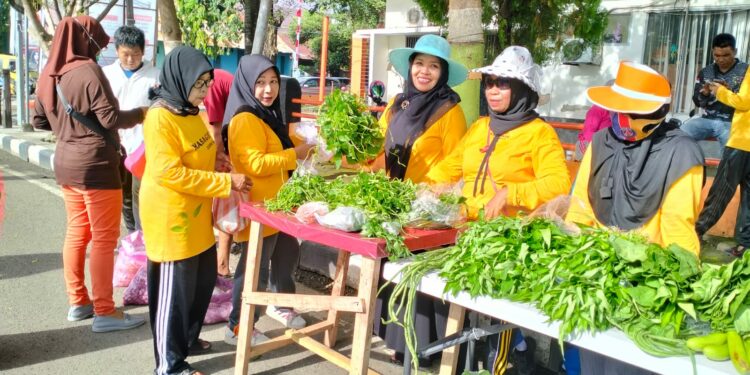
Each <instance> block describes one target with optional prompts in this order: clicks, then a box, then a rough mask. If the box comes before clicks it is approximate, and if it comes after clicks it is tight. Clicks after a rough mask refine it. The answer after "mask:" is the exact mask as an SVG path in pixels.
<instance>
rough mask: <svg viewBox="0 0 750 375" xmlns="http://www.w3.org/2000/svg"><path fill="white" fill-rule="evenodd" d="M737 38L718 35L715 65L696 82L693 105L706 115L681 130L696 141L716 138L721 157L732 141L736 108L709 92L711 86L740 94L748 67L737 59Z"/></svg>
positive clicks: (713, 42)
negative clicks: (712, 84)
mask: <svg viewBox="0 0 750 375" xmlns="http://www.w3.org/2000/svg"><path fill="white" fill-rule="evenodd" d="M735 45H736V42H735V39H734V36H732V35H731V34H718V35H716V36H715V37H714V39H713V41H712V43H711V53H712V54H713V57H714V63H713V64H711V65H709V66H707V67H705V68H703V69H701V71H700V73H698V78H696V80H695V88H694V89H693V103H695V105H696V106H698V107H699V108H701V109H703V112H704V113H703V115H702V116H700V117H693V118H691V119H690V120H688V121H686V122H685V123H684V124H683V125H682V126H681V127H680V129H682V131H684V132H685V133H688V135H690V136H691V137H693V139H695V140H696V141H701V140H704V139H707V138H716V139H717V140H718V141H719V145H720V147H719V155H722V154H723V153H724V146H726V144H727V141H728V140H729V128H730V126H731V124H732V117H733V116H734V107H732V106H731V105H727V104H725V103H722V102H721V101H719V100H717V98H716V95H714V94H713V93H712V92H711V90H710V84H711V83H717V84H719V85H721V86H724V87H726V88H727V89H729V90H730V91H731V92H733V93H737V92H738V91H739V89H740V85H741V84H742V80H743V79H744V78H745V72H746V71H747V64H746V63H744V62H740V61H739V60H738V59H737V58H736V57H735V56H736V55H737V48H736V46H735Z"/></svg>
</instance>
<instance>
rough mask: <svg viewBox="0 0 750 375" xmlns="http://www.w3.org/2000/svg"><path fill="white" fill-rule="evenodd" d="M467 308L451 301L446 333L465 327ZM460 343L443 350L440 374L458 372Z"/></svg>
mask: <svg viewBox="0 0 750 375" xmlns="http://www.w3.org/2000/svg"><path fill="white" fill-rule="evenodd" d="M465 313H466V309H465V308H464V307H462V306H461V305H459V304H457V303H451V307H450V310H448V322H447V324H446V327H445V335H446V336H449V335H452V334H454V333H456V332H458V331H460V330H461V329H462V328H463V327H464V316H465ZM459 347H460V346H459V345H455V346H451V347H450V348H446V349H445V350H443V359H442V360H441V361H440V372H439V374H440V375H451V374H453V373H455V372H456V364H457V363H458V349H459Z"/></svg>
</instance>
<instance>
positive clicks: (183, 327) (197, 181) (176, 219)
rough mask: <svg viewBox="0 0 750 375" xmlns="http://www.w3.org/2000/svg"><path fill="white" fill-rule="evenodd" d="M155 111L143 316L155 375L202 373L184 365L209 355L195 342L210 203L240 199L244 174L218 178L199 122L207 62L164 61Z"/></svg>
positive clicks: (205, 276) (209, 269)
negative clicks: (235, 194)
mask: <svg viewBox="0 0 750 375" xmlns="http://www.w3.org/2000/svg"><path fill="white" fill-rule="evenodd" d="M159 81H160V82H161V87H159V88H156V89H154V91H153V92H152V95H151V99H154V100H155V103H154V105H153V106H152V107H151V109H150V110H149V111H148V114H147V115H146V119H145V121H144V122H143V136H144V144H145V145H146V170H145V172H144V175H143V180H142V185H141V204H142V207H147V208H148V209H146V210H142V211H141V224H142V226H143V238H144V241H145V243H146V254H147V255H148V265H147V267H148V310H149V315H150V318H151V331H152V334H153V337H154V355H155V357H156V369H155V370H154V373H155V374H159V375H161V374H178V373H179V374H183V373H185V374H187V373H190V374H201V373H200V372H199V371H197V370H194V369H193V368H192V367H190V365H189V364H188V363H187V362H186V361H185V358H186V357H187V356H188V353H189V352H190V353H196V352H203V351H206V350H208V349H210V347H211V345H210V344H209V343H208V342H207V341H203V340H201V339H199V338H198V335H199V334H200V331H201V328H202V326H203V318H204V317H205V315H206V311H207V310H208V304H209V302H210V300H211V293H212V292H213V289H214V284H215V283H216V246H215V242H216V241H215V239H214V233H213V225H212V224H211V220H212V218H211V200H212V198H213V197H226V196H228V195H229V191H230V189H234V190H238V191H242V192H246V191H248V190H249V189H250V187H251V185H252V183H251V181H250V180H249V179H248V178H247V177H245V176H244V175H242V174H229V173H217V172H215V171H214V163H215V161H216V144H215V143H214V141H213V138H211V135H210V134H209V133H208V131H207V130H206V126H205V125H204V124H203V121H202V120H201V118H200V117H199V116H198V105H200V103H201V102H202V101H203V98H204V97H205V96H206V93H208V87H209V86H211V84H212V83H213V68H212V67H211V63H209V62H208V59H207V58H206V56H205V55H203V54H202V53H200V52H199V51H198V50H196V49H193V48H190V47H178V48H176V49H174V50H173V51H172V52H171V53H170V54H169V55H167V57H166V58H165V60H164V66H163V67H162V70H161V74H160V76H159Z"/></svg>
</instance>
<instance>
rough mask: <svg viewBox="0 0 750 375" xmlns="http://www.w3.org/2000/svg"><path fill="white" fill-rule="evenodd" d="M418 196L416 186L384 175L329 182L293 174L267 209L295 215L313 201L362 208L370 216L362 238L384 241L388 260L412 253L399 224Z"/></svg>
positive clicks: (362, 174)
mask: <svg viewBox="0 0 750 375" xmlns="http://www.w3.org/2000/svg"><path fill="white" fill-rule="evenodd" d="M415 197H416V185H414V184H413V183H412V182H410V181H401V180H391V179H389V178H388V176H386V175H385V173H382V172H381V173H364V172H361V173H359V174H357V175H354V177H350V176H339V177H337V178H336V179H334V180H330V181H327V180H325V179H323V178H322V177H320V176H313V175H304V176H299V175H294V176H293V177H292V178H291V179H289V181H287V183H286V184H284V186H282V188H281V190H279V193H278V194H277V195H276V197H275V198H274V199H271V200H268V201H266V208H267V209H268V210H270V211H284V212H292V210H294V209H296V208H297V207H299V206H300V205H302V204H304V203H307V202H312V201H319V202H325V203H328V206H329V207H330V208H331V210H333V209H335V208H336V207H339V206H348V207H356V208H359V209H361V210H362V211H364V213H365V216H366V217H367V221H366V222H365V224H364V228H363V229H362V235H363V236H365V237H377V238H384V239H385V240H386V243H387V249H388V252H389V258H391V259H399V258H403V257H406V256H409V255H410V254H411V253H410V252H409V249H408V248H407V247H406V245H405V244H404V239H403V236H402V235H401V225H400V223H401V221H402V219H401V218H402V216H403V215H404V214H405V213H407V212H409V210H410V209H411V202H412V200H414V198H415Z"/></svg>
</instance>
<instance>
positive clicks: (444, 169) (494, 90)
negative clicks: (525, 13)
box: [427, 46, 570, 374]
mask: <svg viewBox="0 0 750 375" xmlns="http://www.w3.org/2000/svg"><path fill="white" fill-rule="evenodd" d="M475 71H476V72H479V73H482V86H483V88H484V94H485V97H486V100H487V107H488V112H489V113H488V114H489V116H487V117H481V118H479V119H478V120H477V121H475V122H474V124H472V125H471V127H470V128H469V131H468V132H467V133H466V135H465V136H464V138H463V139H462V140H461V143H460V144H459V145H458V147H456V149H455V150H454V151H453V153H451V154H450V155H448V156H447V157H446V158H445V159H443V161H442V162H441V163H439V164H438V165H437V166H436V167H435V168H433V169H431V170H430V171H429V173H428V174H427V179H428V180H430V181H432V182H436V183H446V182H456V181H458V180H463V182H464V186H463V192H462V195H463V196H464V197H465V198H466V203H467V206H468V208H469V215H468V216H469V219H477V218H479V217H481V216H482V211H483V212H484V217H485V218H488V219H489V218H493V217H496V216H499V215H505V216H514V215H517V214H518V212H519V211H525V212H531V211H533V210H534V209H536V208H537V207H539V206H541V205H542V204H544V203H546V202H548V201H550V200H551V199H553V198H555V197H557V196H560V195H566V194H568V191H569V190H570V176H569V174H568V168H567V166H566V164H565V153H564V151H563V148H562V145H561V144H560V140H559V139H558V137H557V133H556V132H555V129H554V128H552V126H551V125H549V124H548V123H546V122H544V121H543V120H542V119H541V118H539V115H538V114H537V112H536V107H537V104H538V102H539V89H540V80H541V79H540V78H541V77H540V68H539V66H538V65H536V64H535V63H534V61H533V59H532V57H531V54H530V53H529V51H528V50H527V49H526V48H524V47H520V46H510V47H508V48H506V49H505V50H504V51H503V52H502V53H501V54H500V56H498V57H497V58H496V59H495V61H494V62H493V63H492V65H490V66H486V67H483V68H479V69H476V70H475ZM488 342H490V345H491V347H492V348H493V351H496V355H493V358H488V359H487V360H486V361H485V364H487V363H492V368H493V373H494V374H502V373H504V372H505V369H506V366H507V363H508V352H509V350H510V347H511V346H514V347H518V348H519V349H518V350H519V351H522V350H523V349H521V348H523V346H524V345H522V344H521V345H520V346H519V345H518V344H515V345H511V331H510V330H507V331H503V333H502V334H500V335H499V337H497V338H496V339H495V338H488ZM514 365H516V366H518V365H519V364H518V363H514ZM485 366H486V365H485Z"/></svg>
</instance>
